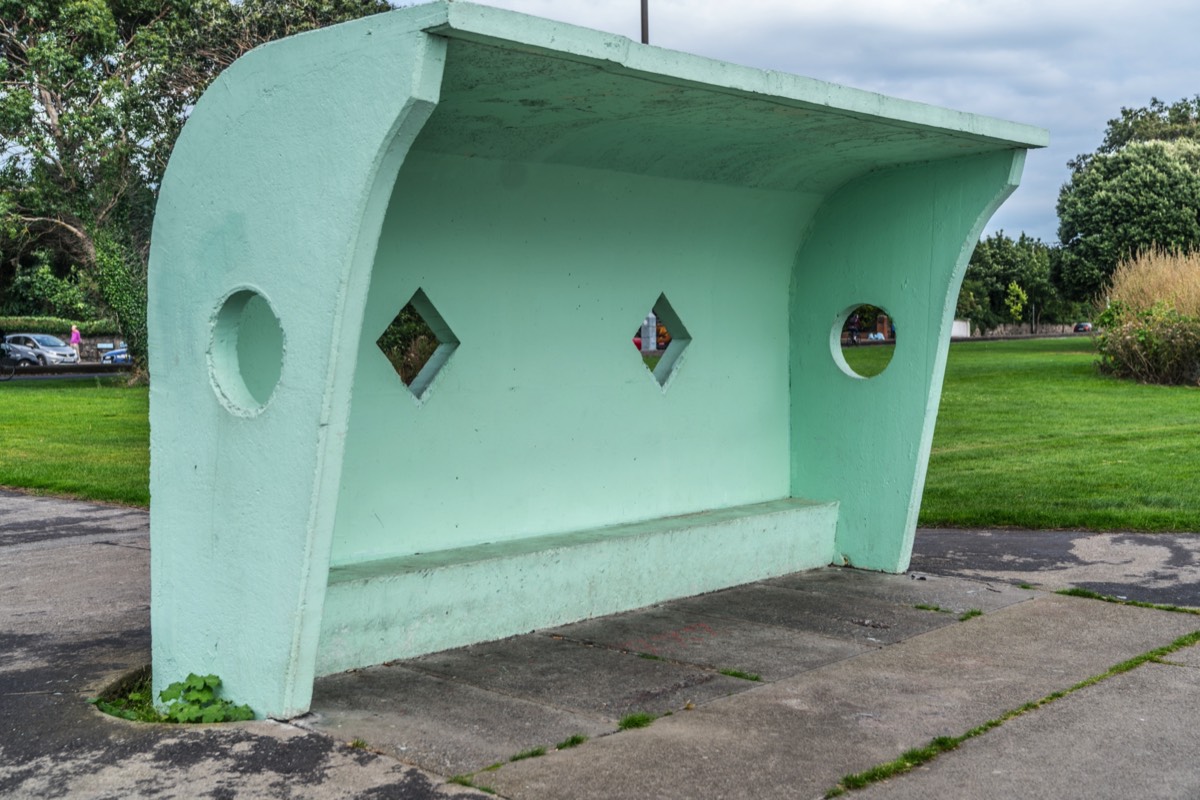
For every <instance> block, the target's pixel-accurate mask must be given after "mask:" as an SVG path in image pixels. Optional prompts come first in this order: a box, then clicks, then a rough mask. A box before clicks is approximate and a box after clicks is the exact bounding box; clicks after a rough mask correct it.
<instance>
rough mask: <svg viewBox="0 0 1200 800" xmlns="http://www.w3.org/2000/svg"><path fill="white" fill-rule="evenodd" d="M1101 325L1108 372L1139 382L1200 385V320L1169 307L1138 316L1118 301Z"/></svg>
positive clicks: (1102, 365)
mask: <svg viewBox="0 0 1200 800" xmlns="http://www.w3.org/2000/svg"><path fill="white" fill-rule="evenodd" d="M1099 322H1100V326H1101V329H1102V333H1101V334H1100V335H1099V336H1098V337H1097V349H1098V350H1099V353H1100V361H1099V366H1100V370H1101V371H1102V372H1105V373H1107V374H1109V375H1114V376H1116V377H1118V378H1131V379H1133V380H1136V381H1138V382H1139V383H1158V384H1166V385H1188V386H1196V385H1200V318H1197V317H1191V316H1187V315H1185V314H1180V313H1179V312H1178V311H1176V310H1175V309H1174V308H1171V307H1169V306H1167V305H1166V303H1157V304H1155V305H1154V306H1153V307H1151V308H1149V309H1146V310H1143V311H1136V310H1133V309H1131V308H1129V307H1128V306H1126V305H1125V304H1123V303H1121V302H1119V301H1116V302H1113V303H1112V304H1111V305H1110V306H1109V307H1108V309H1107V310H1105V312H1104V313H1103V314H1102V315H1101V316H1100V320H1099Z"/></svg>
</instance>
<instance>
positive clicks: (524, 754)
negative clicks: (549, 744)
mask: <svg viewBox="0 0 1200 800" xmlns="http://www.w3.org/2000/svg"><path fill="white" fill-rule="evenodd" d="M544 755H546V748H544V747H531V748H529V749H528V750H522V751H521V752H519V753H517V754H516V755H515V756H509V757H508V760H509V761H524V760H525V759H527V758H537V757H538V756H544Z"/></svg>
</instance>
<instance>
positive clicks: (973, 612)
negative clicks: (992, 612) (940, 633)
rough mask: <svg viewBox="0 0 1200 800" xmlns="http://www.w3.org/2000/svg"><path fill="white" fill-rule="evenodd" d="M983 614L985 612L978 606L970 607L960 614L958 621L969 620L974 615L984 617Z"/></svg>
mask: <svg viewBox="0 0 1200 800" xmlns="http://www.w3.org/2000/svg"><path fill="white" fill-rule="evenodd" d="M982 616H983V612H982V611H980V610H979V609H978V608H971V609H968V610H966V611H964V612H963V613H961V614H959V615H958V621H959V622H966V621H967V620H969V619H971V618H972V617H982Z"/></svg>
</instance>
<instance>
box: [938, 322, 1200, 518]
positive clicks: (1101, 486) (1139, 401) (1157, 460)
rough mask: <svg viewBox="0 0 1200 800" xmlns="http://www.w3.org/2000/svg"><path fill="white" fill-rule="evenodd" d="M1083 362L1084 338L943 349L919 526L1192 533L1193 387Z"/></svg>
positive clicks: (1198, 406)
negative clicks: (1106, 371)
mask: <svg viewBox="0 0 1200 800" xmlns="http://www.w3.org/2000/svg"><path fill="white" fill-rule="evenodd" d="M1094 361H1095V355H1094V353H1093V351H1092V343H1091V341H1090V339H1088V338H1086V337H1078V338H1068V339H1036V340H1020V341H1005V342H964V343H961V344H954V345H951V347H950V357H949V361H948V364H947V368H946V381H945V387H944V389H943V391H942V404H941V411H940V413H939V414H938V423H937V430H936V432H935V434H934V437H933V452H932V455H931V457H930V461H929V475H928V478H927V479H926V483H925V496H924V501H923V503H922V506H921V517H920V522H921V524H922V525H957V526H986V525H997V526H1001V525H1010V526H1017V527H1022V528H1086V529H1091V530H1145V531H1200V458H1197V455H1196V442H1197V441H1198V436H1200V390H1197V389H1195V388H1189V387H1164V386H1142V385H1139V384H1135V383H1128V382H1125V381H1118V380H1114V379H1111V378H1106V377H1103V376H1101V375H1099V374H1098V373H1097V372H1096V368H1095V366H1094V364H1093V362H1094Z"/></svg>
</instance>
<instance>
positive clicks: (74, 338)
mask: <svg viewBox="0 0 1200 800" xmlns="http://www.w3.org/2000/svg"><path fill="white" fill-rule="evenodd" d="M82 343H83V337H82V336H80V335H79V327H78V326H77V325H72V326H71V347H72V348H74V350H75V358H76V359H77V360H82V356H80V354H79V345H80V344H82Z"/></svg>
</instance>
